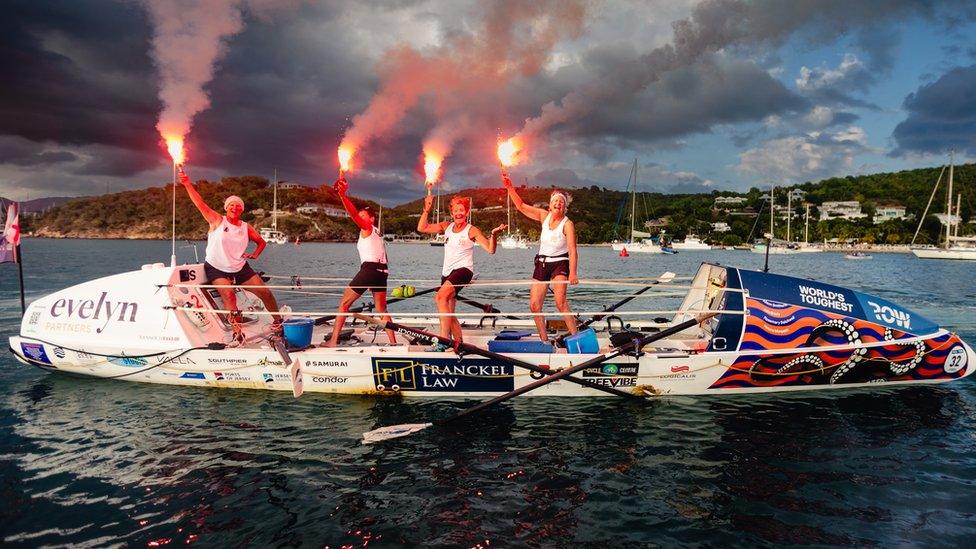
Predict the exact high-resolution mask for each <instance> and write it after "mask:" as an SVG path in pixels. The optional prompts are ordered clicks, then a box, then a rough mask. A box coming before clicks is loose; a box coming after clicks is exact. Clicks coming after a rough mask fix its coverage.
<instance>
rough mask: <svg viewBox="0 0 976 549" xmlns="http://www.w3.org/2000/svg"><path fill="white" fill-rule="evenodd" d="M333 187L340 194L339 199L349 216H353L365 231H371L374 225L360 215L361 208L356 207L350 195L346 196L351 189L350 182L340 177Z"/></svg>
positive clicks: (354, 220)
mask: <svg viewBox="0 0 976 549" xmlns="http://www.w3.org/2000/svg"><path fill="white" fill-rule="evenodd" d="M332 188H333V189H335V191H336V193H338V194H339V200H341V201H342V206H343V207H344V208H345V209H346V212H348V213H349V217H351V218H352V220H353V222H354V223H355V224H356V225H358V226H359V228H360V229H362V230H364V231H371V230H372V229H373V227H371V226H370V224H369V221H366V220H365V219H363V218H361V217H359V210H358V209H357V208H356V205H355V204H353V203H352V200H349V197H348V196H346V192H348V191H349V183H347V182H346V180H345V178H339V179H338V180H336V182H335V185H333V186H332Z"/></svg>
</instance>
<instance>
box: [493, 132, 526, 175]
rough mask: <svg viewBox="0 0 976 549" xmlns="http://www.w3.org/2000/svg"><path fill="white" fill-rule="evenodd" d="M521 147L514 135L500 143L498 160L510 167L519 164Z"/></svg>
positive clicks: (504, 165)
mask: <svg viewBox="0 0 976 549" xmlns="http://www.w3.org/2000/svg"><path fill="white" fill-rule="evenodd" d="M520 149H521V147H520V146H519V143H518V142H517V141H516V140H515V138H514V137H512V138H510V139H508V140H506V141H502V142H500V143H498V161H499V162H501V163H502V167H504V168H508V167H510V166H514V165H515V164H517V163H518V153H519V151H520Z"/></svg>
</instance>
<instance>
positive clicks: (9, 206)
mask: <svg viewBox="0 0 976 549" xmlns="http://www.w3.org/2000/svg"><path fill="white" fill-rule="evenodd" d="M0 223H2V224H3V234H2V235H0V263H7V262H14V263H16V262H17V261H18V258H17V246H19V245H20V212H19V209H18V208H17V203H16V202H13V201H10V200H7V199H6V198H0Z"/></svg>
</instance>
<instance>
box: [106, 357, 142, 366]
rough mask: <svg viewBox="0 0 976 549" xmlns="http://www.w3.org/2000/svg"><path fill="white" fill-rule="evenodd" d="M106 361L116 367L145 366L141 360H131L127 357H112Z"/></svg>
mask: <svg viewBox="0 0 976 549" xmlns="http://www.w3.org/2000/svg"><path fill="white" fill-rule="evenodd" d="M108 361H109V362H111V363H112V364H115V365H116V366H125V367H127V368H136V367H139V366H145V365H146V364H147V362H146V361H145V360H143V359H141V358H132V357H127V356H113V357H111V358H109V359H108Z"/></svg>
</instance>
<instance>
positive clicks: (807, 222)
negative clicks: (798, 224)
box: [803, 202, 810, 244]
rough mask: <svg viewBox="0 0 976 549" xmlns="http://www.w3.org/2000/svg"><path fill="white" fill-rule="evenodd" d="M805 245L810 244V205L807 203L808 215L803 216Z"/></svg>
mask: <svg viewBox="0 0 976 549" xmlns="http://www.w3.org/2000/svg"><path fill="white" fill-rule="evenodd" d="M803 223H804V227H803V243H804V244H809V243H810V203H809V202H808V203H807V213H806V215H804V216H803Z"/></svg>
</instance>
